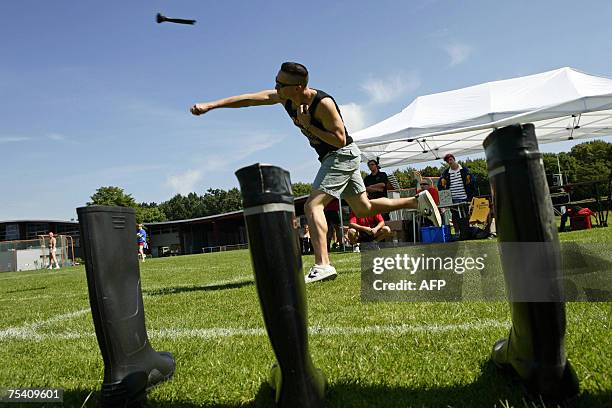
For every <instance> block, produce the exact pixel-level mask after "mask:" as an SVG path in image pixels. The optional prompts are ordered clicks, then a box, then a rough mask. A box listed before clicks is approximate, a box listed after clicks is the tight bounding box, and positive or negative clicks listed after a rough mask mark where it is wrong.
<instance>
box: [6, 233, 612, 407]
mask: <svg viewBox="0 0 612 408" xmlns="http://www.w3.org/2000/svg"><path fill="white" fill-rule="evenodd" d="M561 239H562V240H572V241H578V242H612V229H609V228H606V229H597V230H592V231H579V232H571V233H565V234H562V235H561ZM332 259H333V262H334V264H335V265H336V267H337V269H338V271H339V273H340V275H339V277H338V279H336V280H335V281H332V282H322V283H321V282H320V283H316V284H312V285H309V286H308V287H307V292H308V302H309V321H310V326H311V329H312V334H311V335H310V350H311V353H312V355H313V358H314V360H315V363H316V365H317V366H318V367H319V368H321V369H323V371H324V372H325V373H326V375H327V377H328V379H329V382H330V388H329V392H328V397H327V400H328V405H329V406H330V407H413V406H414V407H424V406H425V407H439V406H452V407H460V406H476V407H493V406H497V407H509V406H517V407H527V406H528V407H532V406H542V404H540V403H538V402H537V401H531V400H528V399H526V398H525V397H524V396H523V394H522V393H521V392H520V391H519V387H518V386H517V384H516V383H514V382H512V380H509V379H508V378H506V377H504V376H502V375H501V374H499V373H498V372H497V371H496V370H495V368H494V367H493V366H492V365H491V363H490V362H489V360H488V357H489V353H490V350H491V346H492V345H493V343H494V342H495V341H496V340H497V339H499V338H501V337H504V336H506V335H507V332H508V328H509V327H510V314H509V308H508V305H507V304H506V303H504V302H488V303H487V302H472V303H362V302H361V300H360V263H359V259H360V258H359V254H352V253H350V254H341V253H337V254H333V256H332ZM312 262H313V259H312V257H304V264H305V267H307V266H309V265H311V264H312ZM141 276H142V288H143V294H144V302H145V310H146V317H147V327H148V332H149V337H150V339H151V343H152V345H153V346H154V347H155V348H156V349H157V350H159V351H161V350H167V351H171V352H172V353H174V356H175V358H176V361H177V370H176V374H175V376H174V377H173V379H172V380H171V381H170V382H168V383H165V384H163V385H161V386H159V387H157V388H155V389H154V390H153V391H152V392H151V393H150V394H149V400H148V403H147V404H148V406H159V407H165V406H180V407H196V406H197V407H201V406H204V407H237V406H257V407H266V406H271V405H273V399H272V394H271V390H270V389H269V388H268V386H267V385H266V378H267V376H268V370H269V367H270V365H271V364H272V362H273V361H274V355H273V353H272V349H271V347H270V344H269V342H268V338H267V337H266V335H265V332H264V329H263V322H262V317H261V313H260V310H259V304H258V299H257V295H256V290H255V285H254V282H253V276H252V270H251V263H250V257H249V252H248V251H235V252H225V253H215V254H206V255H193V256H183V257H174V258H161V259H150V260H148V261H147V262H146V263H144V264H141ZM0 294H1V295H0V388H2V387H54V388H63V389H64V390H65V394H64V400H65V403H64V406H75V407H80V406H83V403H84V402H85V401H86V399H88V398H89V399H88V400H87V402H86V403H85V404H84V406H87V407H93V406H96V400H97V390H98V389H99V386H100V383H101V379H102V371H103V365H102V359H101V357H100V353H99V349H98V345H97V342H96V339H95V335H94V328H93V323H92V321H91V315H90V312H89V302H88V297H87V284H86V280H85V273H84V268H83V267H82V266H79V267H73V268H65V269H62V270H59V271H46V270H44V271H31V272H18V273H4V274H0ZM611 312H612V307H611V304H610V303H570V304H568V305H567V320H568V327H567V337H566V339H567V342H566V343H567V353H568V355H569V358H570V360H571V361H572V363H573V365H574V367H575V370H576V372H577V374H578V376H579V378H580V383H581V389H582V392H581V395H580V396H579V398H578V399H577V400H576V401H573V402H572V405H575V406H582V407H603V406H612V379H611V371H612V351H611V350H612V347H611V346H612V330H611V323H612V313H611ZM92 391H94V393H93V394H92V395H90V394H91V393H92ZM16 406H17V405H16V404H11V405H10V407H16ZM24 406H28V407H31V406H34V404H27V405H24ZM546 406H551V405H546Z"/></svg>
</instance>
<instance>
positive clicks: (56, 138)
mask: <svg viewBox="0 0 612 408" xmlns="http://www.w3.org/2000/svg"><path fill="white" fill-rule="evenodd" d="M47 137H48V138H49V139H51V140H54V141H56V142H59V141H62V140H66V136H64V135H60V134H59V133H50V134H48V135H47Z"/></svg>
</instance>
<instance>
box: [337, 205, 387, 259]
mask: <svg viewBox="0 0 612 408" xmlns="http://www.w3.org/2000/svg"><path fill="white" fill-rule="evenodd" d="M389 236H391V228H389V227H388V226H386V225H385V220H384V219H383V217H382V215H381V214H380V213H378V214H376V215H372V216H369V217H357V215H355V213H354V212H353V211H351V215H349V230H348V238H349V242H350V243H351V245H353V252H359V251H360V249H359V244H360V243H361V242H374V241H376V242H380V241H382V240H384V239H385V238H387V237H389Z"/></svg>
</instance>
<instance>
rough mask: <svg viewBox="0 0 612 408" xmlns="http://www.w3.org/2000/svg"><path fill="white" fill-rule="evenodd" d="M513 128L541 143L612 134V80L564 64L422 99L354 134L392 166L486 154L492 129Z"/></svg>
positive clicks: (370, 153)
mask: <svg viewBox="0 0 612 408" xmlns="http://www.w3.org/2000/svg"><path fill="white" fill-rule="evenodd" d="M514 123H533V124H534V125H535V126H536V135H537V138H538V142H539V143H551V142H559V141H563V140H571V139H581V138H591V137H595V136H606V135H610V134H612V79H611V78H607V77H602V76H595V75H589V74H585V73H583V72H580V71H577V70H575V69H572V68H567V67H566V68H560V69H556V70H553V71H548V72H543V73H540V74H535V75H529V76H525V77H520V78H513V79H507V80H502V81H494V82H487V83H484V84H480V85H475V86H470V87H467V88H462V89H457V90H454V91H448V92H441V93H437V94H432V95H426V96H420V97H418V98H416V99H415V100H414V101H413V102H412V103H411V104H410V105H408V106H407V107H406V108H404V109H403V110H402V111H401V112H400V113H398V114H396V115H393V116H391V117H390V118H388V119H385V120H383V121H382V122H379V123H377V124H375V125H372V126H370V127H368V128H366V129H363V130H360V131H358V132H355V133H353V134H352V137H353V139H354V140H355V142H356V143H357V145H358V146H359V147H360V148H361V151H362V153H363V157H364V158H365V159H371V158H376V157H379V158H380V164H381V165H382V166H390V165H400V164H409V163H417V162H426V161H431V160H435V159H439V158H441V157H444V155H445V154H446V153H453V154H454V155H456V156H462V155H467V154H470V153H477V152H482V151H483V147H482V142H483V141H484V139H485V138H486V137H487V135H488V134H489V133H491V129H493V128H498V127H503V126H507V125H510V124H514Z"/></svg>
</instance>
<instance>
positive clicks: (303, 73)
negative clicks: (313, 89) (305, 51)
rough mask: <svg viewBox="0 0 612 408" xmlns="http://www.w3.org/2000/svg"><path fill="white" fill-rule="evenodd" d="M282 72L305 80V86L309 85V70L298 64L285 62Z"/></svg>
mask: <svg viewBox="0 0 612 408" xmlns="http://www.w3.org/2000/svg"><path fill="white" fill-rule="evenodd" d="M280 70H281V71H283V72H285V73H287V74H291V75H295V76H298V77H302V78H304V81H305V82H304V84H305V85H306V84H308V70H307V69H306V67H305V66H304V65H302V64H300V63H298V62H283V64H282V65H281V69H280Z"/></svg>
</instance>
